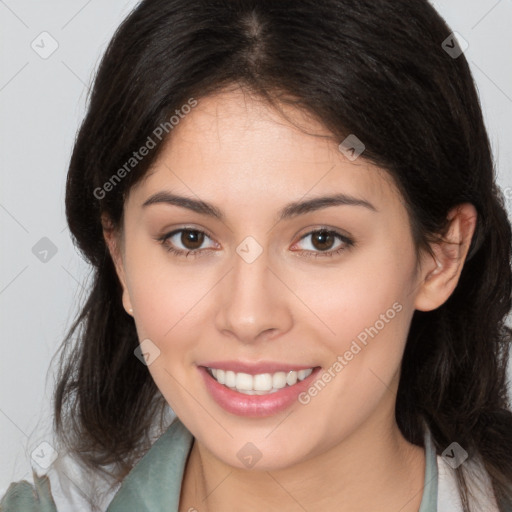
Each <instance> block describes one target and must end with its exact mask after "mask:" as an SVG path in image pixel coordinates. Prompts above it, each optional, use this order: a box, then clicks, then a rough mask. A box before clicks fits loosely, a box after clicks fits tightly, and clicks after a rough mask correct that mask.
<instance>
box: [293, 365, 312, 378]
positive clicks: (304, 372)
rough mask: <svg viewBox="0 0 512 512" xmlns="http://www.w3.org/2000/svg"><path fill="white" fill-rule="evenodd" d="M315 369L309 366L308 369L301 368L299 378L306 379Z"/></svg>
mask: <svg viewBox="0 0 512 512" xmlns="http://www.w3.org/2000/svg"><path fill="white" fill-rule="evenodd" d="M312 371H313V370H312V369H311V368H309V369H308V370H299V373H298V374H297V378H298V379H299V380H304V379H305V378H306V377H309V376H310V375H311V372H312Z"/></svg>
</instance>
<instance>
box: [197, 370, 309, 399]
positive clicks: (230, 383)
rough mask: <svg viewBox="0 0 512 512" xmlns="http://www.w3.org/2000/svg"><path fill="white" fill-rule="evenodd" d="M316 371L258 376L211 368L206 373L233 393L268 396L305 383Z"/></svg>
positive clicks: (262, 374)
mask: <svg viewBox="0 0 512 512" xmlns="http://www.w3.org/2000/svg"><path fill="white" fill-rule="evenodd" d="M314 369H315V368H314V367H312V368H308V369H306V370H297V371H294V370H292V371H287V372H285V371H281V372H275V373H260V374H257V375H250V374H249V373H243V372H233V371H230V370H221V369H219V368H209V367H207V368H206V371H207V372H208V374H209V375H210V376H211V377H212V378H213V379H215V380H216V381H217V382H218V383H219V384H222V385H223V386H225V387H226V388H228V389H231V390H233V391H237V392H239V393H243V394H245V395H268V394H271V393H277V392H278V391H280V390H281V389H284V388H289V387H292V386H294V385H295V384H297V382H301V381H303V380H304V379H306V378H307V377H309V376H310V375H311V373H312V372H313V370H314Z"/></svg>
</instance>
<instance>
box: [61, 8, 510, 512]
mask: <svg viewBox="0 0 512 512" xmlns="http://www.w3.org/2000/svg"><path fill="white" fill-rule="evenodd" d="M451 32H452V31H451V30H450V28H449V27H448V26H447V25H446V23H445V22H444V20H443V19H442V18H441V17H440V16H439V15H438V13H437V12H436V11H435V10H434V8H433V7H432V6H431V5H430V4H429V3H428V2H427V1H426V0H324V1H321V2H318V1H316V0H314V1H313V0H299V1H298V0H293V1H291V0H279V1H272V0H224V1H220V0H219V1H217V0H143V1H142V2H141V3H140V4H139V5H138V6H137V7H136V8H135V9H134V11H133V12H132V13H131V14H130V15H129V16H128V17H127V19H126V20H125V21H124V22H123V23H122V24H121V26H120V27H119V28H118V30H117V32H116V34H115V36H114V37H113V39H112V41H111V42H110V44H109V46H108V48H107V50H106V53H105V55H104V57H103V59H102V61H101V64H100V66H99V70H98V72H97V75H96V77H95V82H94V87H93V89H92V92H91V97H90V102H89V107H88V111H87V114H86V117H85V119H84V121H83V124H82V126H81V128H80V131H79V133H78V136H77V139H76V143H75V147H74V151H73V154H72V158H71V162H70V166H69V173H68V179H67V189H66V214H67V220H68V223H69V227H70V230H71V233H72V235H73V238H74V241H75V243H76V245H77V247H78V248H79V250H80V251H81V252H82V253H83V255H84V256H85V258H86V259H87V260H88V261H89V262H90V263H91V265H92V267H93V282H92V286H91V289H90V292H89V296H88V298H87V301H86V303H85V304H84V306H83V308H82V309H81V311H80V314H79V315H78V317H77V319H76V321H75V322H74V324H73V325H72V327H71V329H70V331H69V333H68V335H67V338H66V340H65V342H64V343H63V345H62V354H61V359H60V374H59V382H58V385H57V387H56V391H55V428H56V432H57V433H58V435H59V436H60V438H61V439H62V442H63V443H64V444H65V445H66V446H67V447H68V448H69V450H70V452H71V453H74V454H75V455H76V457H77V458H78V459H80V460H81V461H82V462H83V463H84V464H86V465H87V466H88V467H90V468H94V469H95V470H100V469H102V468H103V469H104V468H106V467H107V465H112V466H111V467H110V469H109V471H110V473H111V474H112V475H113V476H114V478H115V479H116V481H121V480H122V479H123V478H124V476H125V475H126V474H127V472H128V471H129V470H130V469H131V467H132V466H133V464H134V463H135V461H136V460H137V458H138V457H139V456H140V455H141V454H142V453H143V452H144V451H145V450H147V448H148V447H149V437H148V433H149V430H150V427H151V425H153V423H154V422H155V419H156V418H158V417H159V414H160V413H162V411H163V410H164V407H165V405H166V404H165V401H164V399H163V397H162V395H161V393H160V392H159V390H158V389H157V387H156V385H155V383H154V381H153V380H152V378H151V376H150V374H149V372H148V371H147V368H146V367H145V366H144V365H143V364H141V363H140V361H139V360H138V359H137V358H136V357H135V356H134V349H135V348H136V347H137V346H138V339H137V334H136V331H135V325H134V322H133V320H132V318H131V317H129V316H128V315H127V314H126V313H125V311H124V309H123V306H122V303H121V287H120V283H119V281H118V278H117V276H116V273H115V269H114V266H113V262H112V260H111V257H110V255H109V252H108V250H107V248H106V245H105V241H104V238H103V233H102V224H101V221H100V216H101V214H102V213H106V214H108V216H109V218H110V219H112V222H113V224H114V226H115V228H116V229H118V230H121V228H122V214H123V203H124V199H125V197H126V195H127V194H128V192H129V190H130V187H131V186H132V185H134V184H135V183H136V182H138V181H139V180H140V179H141V178H142V177H143V176H144V175H145V172H146V171H147V169H148V168H149V166H150V165H151V163H152V162H153V161H154V159H155V158H156V157H157V155H158V154H159V150H160V148H161V147H162V142H163V141H165V139H166V137H172V130H168V132H169V134H168V135H167V132H166V134H165V135H166V137H162V140H158V141H157V144H156V147H155V148H154V149H153V150H152V151H151V152H150V153H149V154H148V155H147V156H146V157H145V158H144V159H142V160H141V161H140V162H138V163H137V165H136V166H134V168H133V169H130V172H127V173H124V174H125V175H124V176H123V179H122V180H119V182H116V183H115V186H113V187H112V189H111V190H109V191H108V192H107V193H105V194H103V193H102V194H101V196H102V197H101V198H99V195H100V194H99V193H98V190H100V189H101V190H105V189H104V184H105V183H107V182H108V181H109V180H111V178H112V176H113V175H114V174H116V173H117V172H118V170H119V169H120V168H121V167H122V166H123V165H124V164H125V163H126V162H127V161H129V159H130V158H131V157H132V156H133V152H134V151H136V150H137V149H138V148H140V147H141V146H143V145H144V144H145V143H146V141H147V138H148V136H151V134H154V130H155V129H156V128H157V127H158V126H160V125H161V124H162V123H166V122H168V120H169V117H170V116H171V115H173V113H174V112H175V111H176V110H177V109H180V108H181V106H182V105H184V104H186V103H187V102H188V101H189V100H190V98H195V99H197V100H199V101H200V98H202V97H205V96H207V95H208V94H211V93H213V92H215V91H219V90H221V89H223V88H226V87H229V86H231V85H233V84H237V85H241V86H242V87H244V88H245V89H246V90H247V91H250V92H252V93H254V94H256V95H258V96H259V97H262V98H264V99H265V100H267V101H268V102H269V103H271V104H273V105H278V104H279V103H283V102H287V103H293V104H294V105H296V106H297V107H298V108H301V109H304V110H305V111H307V112H309V113H311V114H312V115H314V116H315V117H316V118H317V119H319V120H320V121H321V122H322V123H323V125H324V126H326V127H327V128H328V129H329V130H330V131H332V133H333V135H334V136H335V137H336V138H337V139H338V140H339V141H342V140H343V139H344V138H345V137H346V136H347V135H349V134H356V135H357V137H358V138H359V139H361V140H362V141H364V144H365V146H366V149H365V153H364V157H365V158H366V159H367V160H368V161H370V162H372V163H374V164H376V165H378V166H380V167H382V168H384V169H385V170H387V171H388V172H389V174H390V175H391V176H392V177H393V179H394V180H395V182H396V183H397V185H398V187H399V189H400V191H401V193H402V195H403V197H404V201H405V203H406V204H407V207H408V210H409V213H410V219H411V225H412V226H413V234H414V239H415V242H416V244H417V246H418V247H420V246H421V247H425V248H428V247H429V242H431V241H432V240H433V239H434V238H435V237H436V236H437V235H442V234H443V233H444V230H445V228H446V217H447V213H448V211H449V210H450V209H451V208H452V207H454V206H456V205H458V204H461V203H463V202H470V203H472V204H473V205H474V206H475V208H476V209H477V212H478V223H477V229H476V233H475V236H474V237H473V240H472V244H471V248H470V254H469V257H468V259H467V261H466V263H465V266H464V268H463V271H462V274H461V276H460V280H459V283H458V285H457V287H456V289H455V291H454V293H453V294H452V296H451V297H450V298H449V300H448V301H447V302H446V303H444V304H443V305H442V306H441V307H439V308H437V309H436V310H434V311H430V312H419V311H416V312H415V314H414V316H413V319H412V324H411V328H410V333H409V336H408V341H407V346H406V350H405V354H404V358H403V362H402V372H401V380H400V384H399V389H398V396H397V402H396V418H397V422H398V425H399V427H400V429H401V431H402V432H403V434H404V436H405V438H406V439H407V440H409V441H410V442H412V443H415V444H417V445H422V444H423V421H425V422H426V424H427V425H428V427H429V428H430V430H431V432H432V436H433V441H434V444H435V446H436V449H437V452H438V453H439V454H440V453H442V452H443V450H444V449H445V448H446V447H447V446H448V445H450V444H451V443H452V442H453V441H457V442H458V443H459V444H460V445H461V446H463V447H464V449H465V450H466V451H467V452H468V453H469V456H470V458H475V459H478V460H480V461H481V463H482V464H483V467H484V468H485V470H486V471H487V472H488V474H489V476H490V478H491V482H492V486H493V490H494V493H495V495H496V498H497V499H498V501H499V502H500V510H501V511H502V512H504V511H505V510H506V508H505V507H506V506H511V505H512V488H511V487H512V484H511V482H512V413H511V412H510V403H509V402H508V400H509V398H508V397H507V388H506V365H507V361H508V354H509V347H510V341H511V331H510V329H509V328H508V327H507V326H506V325H505V318H506V315H507V314H508V312H509V311H510V308H511V295H510V292H511V285H512V280H511V279H512V277H511V262H510V257H511V228H510V223H509V221H508V218H507V213H506V210H505V208H504V201H503V197H502V194H501V193H500V191H499V189H498V188H497V186H496V182H495V169H494V163H493V158H492V155H491V150H490V144H489V139H488V134H487V132H486V128H485V126H484V122H483V119H482V112H481V106H480V103H479V98H478V95H477V92H476V88H475V85H474V82H473V78H472V75H471V73H470V69H469V67H468V63H467V60H466V58H465V56H464V55H460V56H458V57H457V58H454V56H453V55H450V54H449V53H447V52H446V51H445V50H444V49H443V47H442V43H443V41H444V40H446V38H448V37H449V36H450V34H451ZM95 191H96V193H95ZM73 338H74V339H73ZM112 468H114V469H112ZM456 471H457V475H458V480H459V486H460V491H461V496H462V498H463V504H464V510H465V511H466V512H468V511H469V510H475V508H474V507H475V504H473V507H471V508H470V504H471V502H472V501H471V497H470V496H468V495H467V492H466V481H467V478H468V477H469V476H470V475H469V474H467V470H466V465H464V464H463V465H462V466H460V467H459V468H458V469H457V470H456ZM478 510H480V509H478Z"/></svg>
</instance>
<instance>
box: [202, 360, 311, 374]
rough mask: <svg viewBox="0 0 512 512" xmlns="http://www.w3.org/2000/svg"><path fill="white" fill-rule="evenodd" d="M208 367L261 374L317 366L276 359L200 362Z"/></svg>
mask: <svg viewBox="0 0 512 512" xmlns="http://www.w3.org/2000/svg"><path fill="white" fill-rule="evenodd" d="M198 366H205V367H208V368H217V369H219V370H228V371H229V370H231V371H232V372H236V373H239V372H242V373H248V374H249V375H259V374H261V373H276V372H280V371H282V372H291V371H298V370H308V369H309V368H316V366H315V365H311V364H310V365H304V364H290V363H278V362H275V361H260V362H258V363H251V362H244V361H211V362H206V363H201V364H198Z"/></svg>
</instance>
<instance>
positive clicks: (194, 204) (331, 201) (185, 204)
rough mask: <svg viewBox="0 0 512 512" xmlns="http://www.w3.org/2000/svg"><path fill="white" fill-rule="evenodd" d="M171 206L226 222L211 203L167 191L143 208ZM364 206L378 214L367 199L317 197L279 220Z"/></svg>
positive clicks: (298, 204)
mask: <svg viewBox="0 0 512 512" xmlns="http://www.w3.org/2000/svg"><path fill="white" fill-rule="evenodd" d="M160 203H164V204H171V205H174V206H180V207H181V208H187V209H189V210H192V211H194V212H196V213H200V214H202V215H208V216H210V217H215V218H216V219H218V220H220V221H224V220H225V216H224V214H223V213H222V211H221V210H220V209H219V208H217V207H216V206H214V205H213V204H211V203H207V202H205V201H201V200H197V199H193V198H191V197H185V196H179V195H176V194H173V193H171V192H167V191H161V192H157V193H156V194H153V195H152V196H150V197H149V198H148V199H147V200H146V201H145V202H144V203H143V204H142V208H146V207H147V206H150V205H152V204H160ZM341 205H349V206H362V207H364V208H367V209H369V210H371V211H373V212H377V211H378V210H377V208H375V206H373V205H372V204H371V203H370V202H368V201H366V200H365V199H359V198H357V197H353V196H350V195H347V194H334V195H330V196H322V197H315V198H313V199H308V200H306V201H295V202H293V203H289V204H288V205H286V206H285V207H284V208H283V209H282V210H281V211H280V212H279V214H278V218H279V220H280V221H281V220H286V219H290V218H292V217H296V216H298V215H304V214H306V213H310V212H314V211H316V210H321V209H323V208H328V207H330V206H341Z"/></svg>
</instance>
